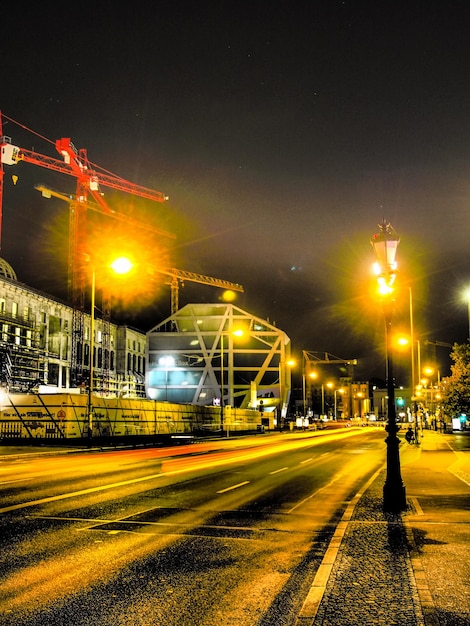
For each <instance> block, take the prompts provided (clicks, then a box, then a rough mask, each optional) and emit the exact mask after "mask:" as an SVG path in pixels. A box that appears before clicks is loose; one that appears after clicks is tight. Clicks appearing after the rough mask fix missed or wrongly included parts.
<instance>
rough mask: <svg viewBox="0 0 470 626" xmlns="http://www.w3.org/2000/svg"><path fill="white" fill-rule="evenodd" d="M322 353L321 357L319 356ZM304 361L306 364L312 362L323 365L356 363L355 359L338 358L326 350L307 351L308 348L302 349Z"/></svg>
mask: <svg viewBox="0 0 470 626" xmlns="http://www.w3.org/2000/svg"><path fill="white" fill-rule="evenodd" d="M317 355H323V358H322V357H321V356H317ZM303 356H304V361H305V363H306V364H307V363H308V364H309V365H310V364H311V363H313V364H314V365H325V364H330V363H331V364H334V363H338V364H343V365H357V359H340V358H339V357H337V356H335V355H334V354H329V353H328V352H309V351H308V350H303Z"/></svg>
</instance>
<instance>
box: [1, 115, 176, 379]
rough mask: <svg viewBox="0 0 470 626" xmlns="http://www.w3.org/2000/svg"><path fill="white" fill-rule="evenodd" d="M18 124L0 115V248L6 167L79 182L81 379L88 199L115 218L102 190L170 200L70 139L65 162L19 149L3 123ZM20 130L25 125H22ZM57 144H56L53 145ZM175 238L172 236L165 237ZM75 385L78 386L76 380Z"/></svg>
mask: <svg viewBox="0 0 470 626" xmlns="http://www.w3.org/2000/svg"><path fill="white" fill-rule="evenodd" d="M2 117H3V119H6V120H8V121H9V122H12V123H14V124H18V123H17V122H15V120H13V119H11V118H9V117H7V116H6V115H3V116H2V113H1V112H0V148H1V159H0V245H1V236H2V204H3V174H4V170H3V166H4V165H8V166H12V165H17V164H18V163H20V162H21V161H23V162H25V163H31V164H33V165H37V166H39V167H43V168H46V169H49V170H53V171H55V172H59V173H61V174H66V175H68V176H72V177H74V178H75V179H76V194H75V202H74V203H73V206H72V207H71V211H70V230H69V246H70V249H69V282H70V288H71V299H72V306H73V311H74V316H73V317H74V319H73V328H72V333H73V337H72V376H73V377H74V378H75V379H78V378H80V375H81V371H80V370H81V366H80V363H81V361H82V358H81V354H79V353H80V350H81V345H82V338H83V311H84V308H85V283H86V280H85V265H84V261H85V258H86V257H85V245H86V214H87V199H88V197H89V196H92V197H93V199H94V200H95V201H96V202H97V203H98V204H99V205H100V206H101V207H102V209H103V212H105V213H107V214H109V215H110V216H111V217H112V216H113V211H112V210H111V209H110V208H109V206H108V205H107V203H106V201H105V199H104V197H103V195H102V193H101V192H100V188H101V187H108V188H110V189H115V190H117V191H121V192H124V193H129V194H131V195H133V196H138V197H140V198H146V199H148V200H152V201H154V202H164V201H165V200H167V197H166V196H165V195H164V194H163V193H162V192H161V191H155V190H153V189H148V188H147V187H143V186H141V185H137V184H136V183H132V182H130V181H128V180H125V179H124V178H121V177H119V176H116V175H114V174H111V173H109V172H106V171H104V170H102V169H100V168H98V167H97V166H96V165H94V164H92V163H91V162H90V161H89V160H88V156H87V151H86V150H85V149H84V148H82V149H80V150H77V148H75V146H74V145H73V143H72V142H71V140H70V138H62V139H58V140H57V141H56V142H55V149H56V150H57V152H58V153H59V154H60V155H61V156H62V160H60V159H57V158H54V157H50V156H46V155H44V154H40V153H38V152H35V151H33V150H28V149H25V148H20V147H18V146H15V145H14V144H13V143H12V141H11V138H10V137H7V136H5V135H3V119H2ZM18 125H19V126H22V127H23V128H25V127H24V126H23V125H21V124H18ZM51 143H53V142H51ZM162 234H165V235H166V236H170V237H173V238H174V235H171V234H170V233H163V232H162ZM74 382H78V381H77V380H75V381H74Z"/></svg>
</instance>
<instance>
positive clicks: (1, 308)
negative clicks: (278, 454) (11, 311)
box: [0, 298, 6, 315]
mask: <svg viewBox="0 0 470 626" xmlns="http://www.w3.org/2000/svg"><path fill="white" fill-rule="evenodd" d="M5 309H6V301H5V299H4V298H0V313H1V314H2V315H5Z"/></svg>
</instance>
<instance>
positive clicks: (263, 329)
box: [146, 303, 291, 417]
mask: <svg viewBox="0 0 470 626" xmlns="http://www.w3.org/2000/svg"><path fill="white" fill-rule="evenodd" d="M146 357H147V373H146V393H147V396H148V397H149V398H151V399H153V400H158V401H160V402H161V401H168V402H184V403H190V404H196V405H219V406H220V403H221V399H222V402H223V406H232V407H239V408H256V409H258V410H259V409H260V408H261V407H262V409H263V410H266V411H267V412H268V411H273V410H275V409H277V410H279V409H280V417H285V415H286V412H287V404H288V400H289V396H290V390H291V371H290V368H289V365H288V361H289V360H290V339H289V337H288V336H287V335H286V333H285V332H283V331H282V330H280V329H279V328H277V327H276V326H274V325H273V324H271V323H269V322H268V321H266V320H263V319H261V318H258V317H256V316H254V315H251V314H250V313H247V312H246V311H244V310H242V309H240V308H238V307H237V306H235V305H233V304H220V303H217V304H188V305H186V306H185V307H183V308H182V309H179V310H178V311H177V312H176V313H175V314H173V315H172V316H171V317H169V318H167V319H166V320H164V321H163V322H162V323H160V324H158V325H157V326H155V327H154V328H152V329H151V330H150V331H149V332H148V333H147V354H146Z"/></svg>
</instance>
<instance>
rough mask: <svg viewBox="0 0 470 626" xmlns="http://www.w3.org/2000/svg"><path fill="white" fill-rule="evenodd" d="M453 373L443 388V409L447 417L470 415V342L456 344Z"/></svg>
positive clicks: (453, 349) (453, 350)
mask: <svg viewBox="0 0 470 626" xmlns="http://www.w3.org/2000/svg"><path fill="white" fill-rule="evenodd" d="M450 358H451V359H452V360H453V361H454V364H453V365H451V368H450V369H451V375H450V377H449V378H448V379H447V380H446V384H445V385H443V388H442V410H443V413H444V415H446V416H447V417H450V418H452V417H459V416H460V415H470V343H469V342H467V343H464V344H454V347H453V348H452V352H451V353H450Z"/></svg>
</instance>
